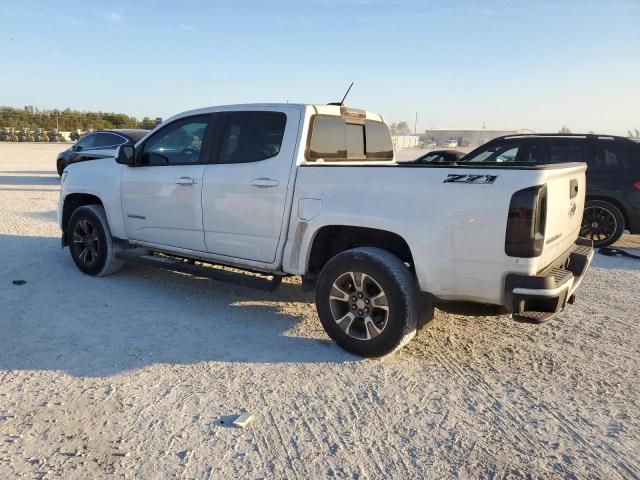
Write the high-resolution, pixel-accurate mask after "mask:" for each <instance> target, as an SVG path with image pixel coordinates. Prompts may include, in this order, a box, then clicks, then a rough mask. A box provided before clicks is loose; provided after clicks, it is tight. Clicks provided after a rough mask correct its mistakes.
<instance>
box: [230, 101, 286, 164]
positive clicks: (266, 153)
mask: <svg viewBox="0 0 640 480" xmlns="http://www.w3.org/2000/svg"><path fill="white" fill-rule="evenodd" d="M286 123H287V116H286V115H285V114H284V113H281V112H236V113H231V114H229V117H228V119H227V125H226V127H225V130H224V134H223V136H222V148H221V151H220V163H250V162H259V161H260V160H266V159H267V158H272V157H275V156H276V155H278V153H280V147H281V146H282V138H283V137H284V127H285V125H286Z"/></svg>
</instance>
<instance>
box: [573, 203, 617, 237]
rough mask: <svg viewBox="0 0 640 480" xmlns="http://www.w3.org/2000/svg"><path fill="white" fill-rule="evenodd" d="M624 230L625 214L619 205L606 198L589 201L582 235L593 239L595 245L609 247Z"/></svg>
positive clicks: (585, 209)
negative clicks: (605, 199) (607, 200)
mask: <svg viewBox="0 0 640 480" xmlns="http://www.w3.org/2000/svg"><path fill="white" fill-rule="evenodd" d="M623 232H624V216H623V215H622V212H621V211H620V209H619V208H618V207H616V206H615V205H613V204H612V203H609V202H606V201H604V200H589V201H587V203H586V205H585V208H584V214H583V216H582V228H581V229H580V236H582V237H585V238H588V239H590V240H593V245H594V246H595V247H598V248H600V247H608V246H609V245H611V244H613V243H615V242H617V241H618V239H619V238H620V237H621V236H622V233H623Z"/></svg>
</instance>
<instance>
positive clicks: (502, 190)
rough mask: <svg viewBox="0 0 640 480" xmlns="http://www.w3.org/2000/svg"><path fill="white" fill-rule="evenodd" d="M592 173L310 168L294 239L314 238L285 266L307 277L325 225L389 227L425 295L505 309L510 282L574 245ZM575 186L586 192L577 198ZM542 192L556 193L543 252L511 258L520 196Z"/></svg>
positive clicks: (570, 169)
mask: <svg viewBox="0 0 640 480" xmlns="http://www.w3.org/2000/svg"><path fill="white" fill-rule="evenodd" d="M585 171H586V166H585V165H584V164H581V163H574V164H551V165H526V164H525V165H520V164H515V165H514V164H511V163H509V164H508V165H507V164H505V163H500V164H484V163H483V164H481V165H480V164H479V165H471V164H470V165H467V164H458V165H429V164H423V165H420V164H399V163H387V162H385V163H383V162H380V163H374V162H345V163H313V164H310V163H305V164H303V165H300V168H299V170H298V173H297V178H296V187H295V197H294V201H293V212H292V215H291V221H290V225H289V229H288V232H289V233H288V236H289V237H288V241H287V243H288V245H292V244H293V243H294V242H295V240H296V239H295V232H297V231H299V228H300V224H302V228H303V229H304V231H305V232H306V233H305V238H304V239H298V242H299V241H300V240H302V242H301V243H300V245H302V247H301V248H302V250H303V251H301V252H296V253H297V255H295V256H291V248H289V250H290V251H289V252H288V253H289V256H287V255H286V253H287V252H285V259H284V268H285V270H287V271H290V272H291V273H299V274H301V273H303V272H304V267H305V261H306V258H307V256H308V254H309V252H308V251H306V250H305V248H307V246H308V245H311V244H312V240H313V238H312V235H313V232H315V231H317V230H318V229H319V228H321V227H322V226H326V225H354V226H363V227H368V228H379V229H381V230H387V231H391V232H394V233H396V234H398V235H400V236H401V237H402V238H404V239H405V240H406V241H407V243H408V244H409V246H410V248H411V253H412V256H413V260H414V266H415V270H416V273H417V277H418V281H419V284H420V288H421V290H423V291H425V292H429V293H432V294H433V295H436V296H437V297H439V298H442V299H445V300H446V299H449V300H457V299H464V300H473V301H478V302H483V303H492V304H498V305H500V304H503V302H504V278H505V276H506V275H507V274H509V273H519V274H530V275H531V274H536V273H537V272H540V271H542V270H543V269H544V268H545V267H547V266H548V265H550V264H551V263H552V262H553V261H554V260H556V259H557V258H558V257H560V256H561V255H562V254H563V253H564V252H566V251H568V250H569V249H570V248H571V246H572V245H573V244H574V242H575V240H576V238H577V237H578V232H579V228H580V223H581V218H582V210H583V208H584V193H583V192H584V189H585ZM572 181H573V185H577V188H578V191H580V192H581V194H580V195H575V196H574V197H573V198H572V197H571V195H572V193H571V192H570V189H571V188H572ZM537 185H546V186H547V195H548V208H547V220H546V233H545V239H544V247H543V251H542V254H541V255H540V256H538V257H535V258H518V257H510V256H508V255H507V254H506V253H505V232H506V227H507V214H508V208H509V204H510V201H511V197H512V195H513V194H514V193H515V192H517V191H519V190H522V189H525V188H528V187H532V186H537ZM309 201H313V202H314V204H315V205H316V207H315V208H316V210H317V211H316V212H314V213H315V215H309V213H308V212H303V211H301V209H303V208H304V205H306V204H308V203H309ZM287 261H288V262H289V263H288V264H287ZM487 278H489V279H494V280H492V281H489V282H488V281H487V280H486V279H487Z"/></svg>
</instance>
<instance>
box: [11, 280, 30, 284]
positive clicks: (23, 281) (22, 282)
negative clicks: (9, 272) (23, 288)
mask: <svg viewBox="0 0 640 480" xmlns="http://www.w3.org/2000/svg"><path fill="white" fill-rule="evenodd" d="M25 283H27V281H26V280H14V281H13V284H14V285H24V284H25Z"/></svg>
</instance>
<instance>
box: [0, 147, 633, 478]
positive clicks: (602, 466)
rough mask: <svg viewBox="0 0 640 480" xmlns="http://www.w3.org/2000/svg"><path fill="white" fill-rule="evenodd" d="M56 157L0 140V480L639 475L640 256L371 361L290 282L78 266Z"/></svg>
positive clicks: (442, 321)
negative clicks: (567, 296) (64, 226)
mask: <svg viewBox="0 0 640 480" xmlns="http://www.w3.org/2000/svg"><path fill="white" fill-rule="evenodd" d="M59 149H60V146H59V145H58V146H56V145H39V144H2V143H0V206H1V209H2V210H1V213H0V286H1V288H0V478H2V479H10V478H18V477H20V478H65V479H74V478H107V477H108V478H197V479H207V478H216V479H217V478H225V479H226V478H305V479H306V478H327V477H335V478H349V479H365V478H433V479H443V478H496V479H498V478H501V479H502V478H594V479H596V478H598V479H622V478H624V479H630V478H638V476H639V475H640V465H639V458H640V385H639V377H638V366H639V365H640V350H639V338H640V337H639V333H640V332H639V327H638V322H639V320H640V295H639V294H638V289H639V288H640V261H634V260H627V259H619V258H608V257H602V256H600V255H598V256H597V258H596V260H595V266H594V267H593V268H592V270H591V272H590V274H589V275H588V278H587V279H586V280H585V283H584V284H583V286H582V287H581V290H580V291H579V294H578V301H577V303H576V304H575V305H574V306H572V307H570V308H568V310H567V311H565V312H564V313H562V314H561V315H559V316H558V317H557V319H556V320H554V321H552V322H550V323H548V324H546V325H543V326H532V325H524V324H518V323H514V322H513V321H511V320H510V318H509V317H505V316H500V317H468V316H459V315H450V314H444V313H442V312H438V313H437V314H436V318H435V319H434V321H433V322H431V323H430V324H429V325H428V327H427V328H426V330H424V331H422V332H421V333H420V334H419V335H418V336H417V337H416V338H415V339H414V340H413V342H412V343H411V344H409V345H408V346H407V347H405V348H404V349H403V350H401V351H400V352H398V353H397V354H395V355H393V356H390V357H387V358H385V359H382V360H362V359H359V358H357V357H354V356H351V355H349V354H347V353H345V352H343V351H342V350H340V349H339V348H338V347H336V346H335V345H333V344H332V343H331V342H330V341H329V340H328V338H327V336H326V335H325V333H324V331H323V330H322V328H321V326H320V323H319V321H318V319H317V317H316V313H315V308H314V305H313V303H312V300H313V297H312V295H307V294H303V293H302V292H301V290H300V289H299V288H298V286H299V285H298V280H296V279H291V280H289V281H287V282H286V283H285V284H284V285H283V286H282V288H281V289H280V290H278V291H276V292H275V293H272V294H267V293H262V292H257V291H254V290H251V289H247V288H242V287H237V286H232V285H227V284H221V283H216V282H213V281H211V280H206V279H202V278H194V277H190V276H187V275H181V274H176V273H170V272H166V271H158V270H153V269H150V268H145V267H140V266H133V265H132V266H127V267H125V268H124V269H123V270H122V271H121V272H119V273H118V274H116V275H114V276H110V277H106V278H91V277H88V276H86V275H83V274H82V273H80V272H79V271H78V270H77V269H76V268H75V266H74V265H73V263H72V260H71V258H70V256H69V252H68V250H61V249H60V232H59V231H58V227H57V224H56V213H55V210H56V203H57V198H58V177H57V175H56V174H55V168H54V160H55V153H56V151H57V150H59ZM625 242H627V243H626V245H627V246H631V247H632V246H635V247H640V242H638V237H635V238H625ZM634 251H636V252H638V251H640V250H634ZM14 280H25V281H26V283H25V284H24V285H14V284H13V283H12V282H13V281H14ZM245 410H246V411H249V412H250V413H252V414H253V415H254V416H255V417H256V420H255V421H254V422H253V423H252V424H250V425H249V426H248V427H247V428H246V429H238V428H231V426H230V422H231V421H232V420H233V419H234V418H235V417H236V416H237V415H239V414H240V413H241V412H243V411H245Z"/></svg>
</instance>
